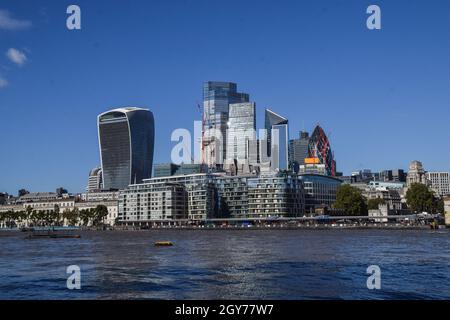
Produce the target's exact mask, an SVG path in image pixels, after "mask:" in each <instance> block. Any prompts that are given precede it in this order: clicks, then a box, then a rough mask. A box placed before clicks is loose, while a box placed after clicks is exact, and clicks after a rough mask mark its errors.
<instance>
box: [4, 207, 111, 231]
mask: <svg viewBox="0 0 450 320" xmlns="http://www.w3.org/2000/svg"><path fill="white" fill-rule="evenodd" d="M107 216H108V208H107V207H106V206H105V205H98V206H97V207H95V208H91V209H81V210H79V209H78V208H74V209H72V210H65V211H64V212H60V209H59V207H58V206H57V205H55V208H54V209H53V210H33V208H32V207H30V206H29V207H27V208H26V209H25V210H22V211H13V210H11V211H6V212H0V224H5V225H6V226H7V227H14V226H16V225H17V224H21V223H24V222H28V223H29V225H30V226H63V225H64V223H66V224H67V225H69V226H88V225H92V226H99V225H101V224H102V223H103V221H104V219H105V218H106V217H107Z"/></svg>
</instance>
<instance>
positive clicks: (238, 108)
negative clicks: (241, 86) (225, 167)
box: [226, 102, 257, 164]
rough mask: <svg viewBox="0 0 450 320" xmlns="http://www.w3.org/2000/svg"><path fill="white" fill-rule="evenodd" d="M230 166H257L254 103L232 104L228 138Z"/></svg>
mask: <svg viewBox="0 0 450 320" xmlns="http://www.w3.org/2000/svg"><path fill="white" fill-rule="evenodd" d="M226 150H227V154H226V156H227V157H226V160H227V163H228V164H231V163H232V162H233V161H237V162H238V163H239V164H244V163H249V162H251V163H252V164H256V161H257V157H256V156H257V144H256V105H255V103H253V102H246V103H234V104H230V108H229V113H228V137H227V149H226Z"/></svg>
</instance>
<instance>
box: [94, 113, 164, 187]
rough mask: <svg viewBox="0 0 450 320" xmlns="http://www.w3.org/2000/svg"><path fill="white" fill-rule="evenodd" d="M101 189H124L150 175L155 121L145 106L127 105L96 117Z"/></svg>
mask: <svg viewBox="0 0 450 320" xmlns="http://www.w3.org/2000/svg"><path fill="white" fill-rule="evenodd" d="M97 125H98V137H99V144H100V158H101V166H102V177H103V189H106V190H108V189H124V188H126V187H127V186H128V185H129V184H134V183H140V182H142V180H143V179H147V178H150V177H151V174H152V164H153V147H154V137H155V124H154V119H153V114H152V112H151V111H150V110H148V109H141V108H134V107H126V108H119V109H114V110H110V111H107V112H104V113H102V114H100V115H99V116H98V119H97Z"/></svg>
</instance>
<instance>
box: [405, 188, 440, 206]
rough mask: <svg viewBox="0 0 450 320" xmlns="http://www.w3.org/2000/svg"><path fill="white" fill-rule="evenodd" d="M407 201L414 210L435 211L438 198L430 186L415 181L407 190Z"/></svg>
mask: <svg viewBox="0 0 450 320" xmlns="http://www.w3.org/2000/svg"><path fill="white" fill-rule="evenodd" d="M406 203H407V205H408V207H409V208H410V209H411V210H412V211H414V212H424V211H426V212H430V213H431V212H434V209H435V208H436V198H435V196H434V194H433V192H432V191H430V190H429V189H428V187H427V186H426V185H424V184H421V183H413V184H411V186H410V187H409V188H408V191H407V192H406Z"/></svg>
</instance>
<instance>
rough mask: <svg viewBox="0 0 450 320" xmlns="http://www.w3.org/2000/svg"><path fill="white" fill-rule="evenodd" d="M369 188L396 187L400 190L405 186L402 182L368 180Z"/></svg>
mask: <svg viewBox="0 0 450 320" xmlns="http://www.w3.org/2000/svg"><path fill="white" fill-rule="evenodd" d="M369 187H370V188H373V189H375V188H385V189H396V190H401V189H403V188H404V187H405V183H404V182H384V181H370V182H369Z"/></svg>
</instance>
